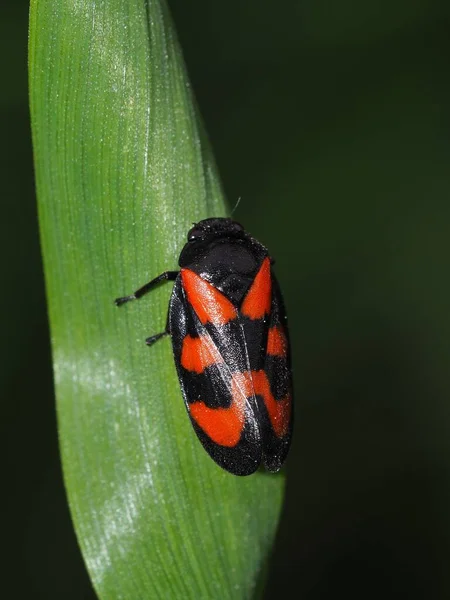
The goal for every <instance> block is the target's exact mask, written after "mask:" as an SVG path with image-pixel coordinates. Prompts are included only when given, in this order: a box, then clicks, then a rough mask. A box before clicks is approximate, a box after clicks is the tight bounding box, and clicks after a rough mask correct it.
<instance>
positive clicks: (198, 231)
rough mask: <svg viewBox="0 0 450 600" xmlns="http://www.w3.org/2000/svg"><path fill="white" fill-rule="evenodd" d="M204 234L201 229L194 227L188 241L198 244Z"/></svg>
mask: <svg viewBox="0 0 450 600" xmlns="http://www.w3.org/2000/svg"><path fill="white" fill-rule="evenodd" d="M194 224H195V223H194ZM202 233H203V232H202V230H201V229H199V228H198V227H193V228H192V229H191V230H190V231H189V233H188V235H187V241H188V242H196V241H197V240H199V239H200V238H201V237H202Z"/></svg>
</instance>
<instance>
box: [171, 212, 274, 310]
mask: <svg viewBox="0 0 450 600" xmlns="http://www.w3.org/2000/svg"><path fill="white" fill-rule="evenodd" d="M266 256H268V252H267V249H266V248H265V247H264V246H263V245H262V244H260V243H259V242H258V241H257V240H255V239H254V238H253V237H251V236H250V235H249V234H248V233H247V232H246V231H245V230H244V229H243V228H242V226H241V225H239V223H237V222H236V221H233V220H232V219H227V218H215V219H205V220H204V221H200V222H199V223H197V224H196V225H195V226H194V227H193V228H192V229H191V230H190V231H189V233H188V242H187V244H185V246H184V248H183V250H182V251H181V254H180V259H179V265H180V267H181V268H188V269H191V270H192V271H194V272H195V273H197V274H198V275H199V276H200V277H201V278H202V279H204V280H206V281H208V282H209V283H211V284H212V285H213V286H214V287H216V288H217V289H218V290H220V291H221V292H222V293H223V294H224V295H225V296H227V298H229V300H231V301H232V302H233V303H234V304H235V305H236V306H239V304H240V303H241V301H242V299H243V297H244V296H245V294H246V292H247V290H248V289H249V287H250V285H251V283H252V281H253V280H254V278H255V276H256V274H257V272H258V270H259V268H260V266H261V263H262V261H263V260H264V258H265V257H266Z"/></svg>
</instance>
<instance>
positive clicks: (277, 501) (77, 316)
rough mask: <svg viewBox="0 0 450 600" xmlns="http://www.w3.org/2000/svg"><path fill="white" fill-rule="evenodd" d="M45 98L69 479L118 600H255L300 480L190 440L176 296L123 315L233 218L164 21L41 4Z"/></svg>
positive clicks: (50, 286)
mask: <svg viewBox="0 0 450 600" xmlns="http://www.w3.org/2000/svg"><path fill="white" fill-rule="evenodd" d="M30 95H31V115H32V128H33V144H34V156H35V166H36V181H37V190H38V203H39V219H40V230H41V243H42V248H43V255H44V266H45V276H46V285H47V296H48V304H49V315H50V325H51V336H52V347H53V360H54V372H55V382H56V395H57V404H58V423H59V434H60V443H61V451H62V460H63V468H64V476H65V482H66V487H67V491H68V498H69V503H70V507H71V511H72V515H73V520H74V524H75V528H76V531H77V536H78V540H79V543H80V546H81V550H82V553H83V556H84V558H85V561H86V564H87V567H88V570H89V573H90V576H91V578H92V581H93V583H94V586H95V588H96V591H97V593H98V596H99V597H100V598H101V599H108V600H111V599H115V598H125V599H127V600H130V599H137V598H164V599H166V598H221V599H222V598H234V599H236V598H247V597H250V596H251V595H252V593H253V591H254V589H255V585H256V583H257V580H258V577H260V574H261V568H262V566H263V565H264V564H265V561H266V558H267V555H268V552H269V551H270V548H271V544H272V541H273V536H274V532H275V529H276V524H277V519H278V515H279V511H280V506H281V500H282V491H283V477H282V476H270V475H266V474H261V473H257V474H255V475H254V476H252V477H249V478H238V477H234V476H232V475H229V474H227V473H225V472H223V471H222V470H220V469H219V468H218V467H217V466H216V465H215V464H214V463H213V462H212V461H211V460H210V458H209V457H208V456H207V455H206V453H205V452H204V451H203V449H202V448H201V446H200V444H199V442H198V441H197V439H196V437H195V434H194V432H193V431H192V430H191V427H190V424H189V420H188V418H187V416H186V412H185V408H184V405H183V402H182V399H181V393H180V390H179V386H178V382H177V378H176V373H175V368H174V364H173V359H172V356H171V348H170V341H169V340H168V339H165V340H164V341H161V342H159V343H158V344H157V345H155V346H154V347H152V348H150V349H147V348H146V347H145V345H144V339H145V337H146V336H147V335H150V334H152V333H157V332H159V331H161V330H162V329H163V327H164V324H165V318H166V311H167V303H168V297H169V294H170V285H167V286H163V287H161V288H159V289H158V290H156V291H155V292H154V293H153V294H152V295H151V297H150V298H147V299H145V300H141V301H140V302H139V303H137V302H136V303H134V305H129V306H127V307H126V308H123V309H121V310H120V311H119V310H118V309H117V308H115V307H114V305H113V299H114V298H115V297H116V296H118V295H122V294H124V293H127V292H130V291H132V290H134V289H135V288H136V287H137V286H139V285H140V284H143V283H145V282H146V281H148V280H149V279H151V278H152V277H154V276H155V275H157V274H159V273H161V272H162V271H164V270H166V269H175V268H176V267H177V258H178V254H179V251H180V249H181V246H182V244H183V243H184V239H185V235H186V232H187V229H188V228H189V225H190V223H191V222H192V221H195V220H198V219H201V218H205V217H207V216H220V215H224V214H225V204H224V199H223V195H222V192H221V187H220V184H219V180H218V176H217V173H216V170H215V167H214V161H213V159H212V156H211V152H210V149H209V147H208V145H207V143H206V142H205V138H204V136H203V135H202V134H201V125H200V124H199V121H198V118H197V116H196V111H195V105H194V102H193V99H192V95H191V91H190V88H189V83H188V80H187V77H186V74H185V70H184V66H183V60H182V56H181V52H180V48H179V47H178V45H177V41H176V37H175V35H174V30H173V26H172V23H171V20H170V16H169V14H168V12H167V9H166V6H165V4H163V3H161V2H158V1H150V0H148V1H145V0H131V1H125V0H109V1H108V2H104V1H94V0H75V1H74V0H70V1H69V0H46V1H45V2H44V1H43V0H33V1H32V3H31V13H30Z"/></svg>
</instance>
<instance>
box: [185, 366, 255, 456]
mask: <svg viewBox="0 0 450 600" xmlns="http://www.w3.org/2000/svg"><path fill="white" fill-rule="evenodd" d="M252 395H253V386H252V379H251V375H250V373H249V372H248V371H246V372H244V373H235V374H234V375H233V378H232V380H231V396H232V402H231V405H230V407H229V408H209V407H208V406H206V404H205V403H204V402H201V401H199V402H193V403H192V404H191V405H190V413H191V416H192V418H193V419H194V420H195V422H196V423H197V424H198V425H199V427H201V429H203V431H204V432H205V433H206V434H207V435H208V437H209V438H210V439H211V440H212V441H213V442H215V443H216V444H220V445H221V446H227V447H228V448H231V447H233V446H236V444H237V443H238V442H239V440H240V438H241V434H242V430H243V428H244V420H245V402H246V399H247V398H248V397H249V396H252Z"/></svg>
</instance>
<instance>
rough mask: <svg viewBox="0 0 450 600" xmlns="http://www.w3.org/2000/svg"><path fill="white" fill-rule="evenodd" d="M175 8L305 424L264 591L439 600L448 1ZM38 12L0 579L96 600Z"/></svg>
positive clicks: (447, 579)
mask: <svg viewBox="0 0 450 600" xmlns="http://www.w3.org/2000/svg"><path fill="white" fill-rule="evenodd" d="M170 4H171V7H172V11H173V14H174V18H175V21H176V24H177V27H178V31H179V35H180V38H181V42H182V45H183V48H184V51H185V57H186V61H187V64H188V69H189V72H190V75H191V79H192V83H193V86H194V89H195V90H196V93H197V97H198V101H199V104H200V107H201V110H202V113H203V116H204V119H205V121H206V125H207V129H208V131H209V134H210V138H211V140H212V143H213V146H214V148H215V153H216V158H217V161H218V164H219V167H220V171H221V174H222V177H223V181H224V185H225V189H226V191H227V194H228V198H229V200H230V203H231V204H234V202H235V201H236V199H237V198H238V197H239V196H241V197H242V200H241V204H240V205H239V208H238V209H237V212H236V214H235V216H236V218H237V219H238V220H241V221H242V222H243V223H244V224H245V225H246V227H247V228H248V229H249V230H251V231H252V233H253V234H254V235H255V236H256V237H258V238H260V239H261V241H263V242H264V243H266V245H268V246H269V248H270V250H271V252H272V254H273V256H274V257H275V258H276V260H277V273H278V275H279V279H280V280H281V283H282V285H283V288H284V290H285V296H286V303H287V308H288V312H289V317H290V323H291V330H292V340H293V346H294V359H295V360H294V369H295V383H296V392H297V417H298V418H297V423H296V432H295V440H294V445H293V449H292V454H291V457H290V461H289V478H288V491H287V501H286V507H285V512H284V514H283V520H282V523H281V528H280V532H279V536H278V543H277V546H276V548H275V553H274V556H273V561H272V564H271V571H270V577H269V582H268V587H267V598H268V599H272V598H280V597H298V598H302V599H306V600H316V599H317V600H319V599H328V598H335V597H338V596H343V597H346V598H347V599H353V598H354V599H356V598H358V599H361V598H363V599H366V598H377V599H378V598H380V597H381V598H385V599H391V598H392V599H394V598H396V599H397V598H408V599H418V598H424V599H425V598H426V599H430V600H434V599H441V598H442V599H444V598H448V597H449V595H450V575H449V570H448V559H449V551H450V518H449V517H450V515H449V510H448V506H449V501H450V471H449V467H450V439H449V434H448V431H449V425H450V402H449V392H450V378H449V356H450V283H449V266H450V264H449V263H450V235H449V232H450V203H449V193H450V168H449V166H450V118H449V116H450V115H449V108H448V107H449V100H450V77H449V66H448V65H449V56H450V52H449V50H450V35H449V34H450V27H449V15H450V5H449V3H448V2H444V1H443V2H437V1H434V2H433V1H432V0H379V1H378V2H376V1H375V2H367V1H366V2H356V1H353V2H352V1H350V0H340V1H339V2H337V1H334V2H332V1H326V0H321V1H319V0H303V1H295V0H292V1H289V0H278V1H277V2H275V1H272V2H269V1H267V0H245V1H242V0H227V2H225V1H223V2H220V1H218V0H216V1H215V2H211V0H193V1H191V2H186V1H185V0H171V2H170ZM27 12H28V2H27V1H25V0H11V1H6V0H3V1H2V7H1V19H0V52H1V56H2V65H3V69H4V70H5V72H4V75H3V78H2V80H3V81H4V86H2V92H1V93H0V114H1V120H2V124H1V131H2V136H1V140H2V142H1V156H0V159H1V160H0V170H1V173H0V176H1V182H2V187H3V197H2V206H3V218H2V219H1V220H0V253H1V254H0V255H1V258H2V269H1V272H2V287H3V292H2V293H1V296H0V309H1V316H2V319H1V337H0V340H1V344H0V353H1V354H0V358H1V362H0V389H1V393H2V397H3V402H2V408H3V415H2V419H1V422H0V440H1V442H0V443H1V448H0V449H1V456H2V457H3V461H2V462H3V469H2V471H3V472H2V476H3V477H2V479H3V487H2V489H3V498H2V500H3V501H4V503H5V508H4V509H3V511H2V514H3V520H4V521H5V523H6V525H5V526H4V527H2V530H3V536H2V546H3V548H4V551H6V553H7V555H8V563H7V565H5V563H3V567H4V568H3V569H2V572H3V575H2V590H5V589H6V590H8V594H7V595H6V596H5V597H8V598H18V599H22V598H24V599H26V598H33V599H41V598H42V599H45V600H53V599H58V600H60V599H62V598H64V599H65V600H72V599H73V600H80V599H83V600H88V599H89V600H92V598H93V597H94V596H93V593H92V591H90V585H89V581H88V578H87V575H86V574H85V571H84V567H83V564H82V561H81V557H80V555H79V551H78V549H77V545H76V541H75V538H74V534H73V532H72V527H71V523H70V519H69V514H68V511H67V507H66V501H65V496H64V491H63V485H62V480H61V474H60V467H59V462H58V448H57V439H56V423H55V413H54V401H53V392H52V375H51V366H50V364H51V363H50V352H49V338H48V329H47V319H46V312H45V301H44V288H43V280H42V267H41V261H40V254H39V244H38V232H37V221H36V204H35V197H34V188H33V171H32V154H31V144H30V130H29V121H28V105H27V71H26V44H27V16H28V15H27ZM130 600H131V599H130Z"/></svg>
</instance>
